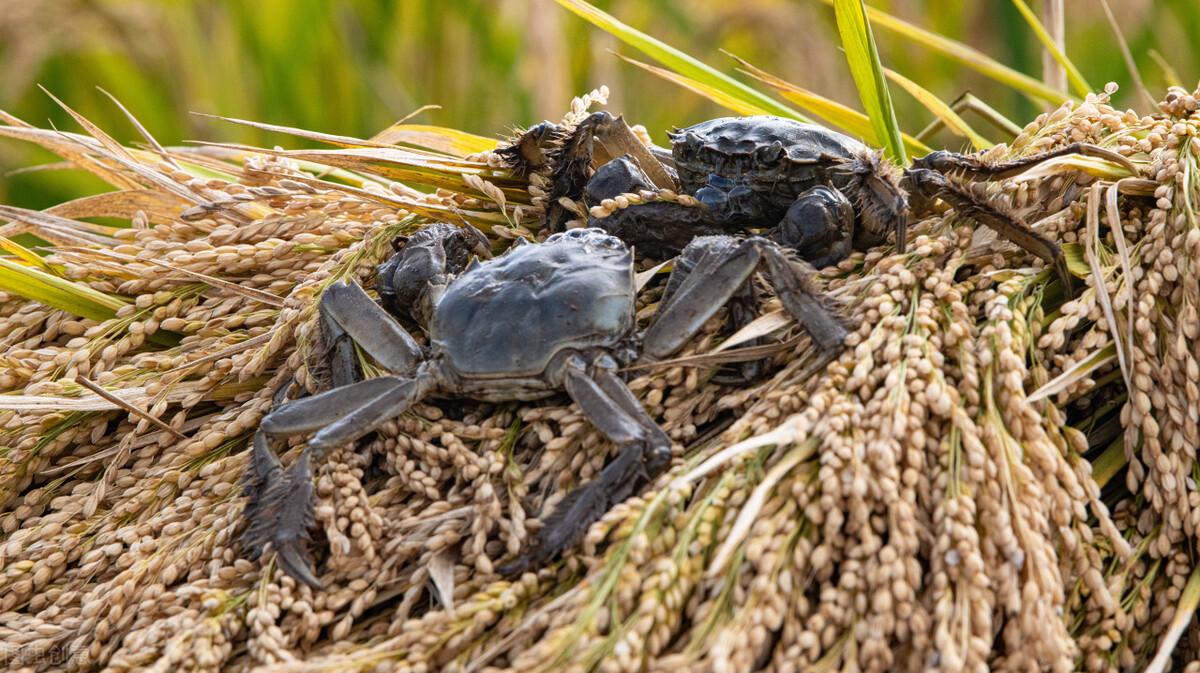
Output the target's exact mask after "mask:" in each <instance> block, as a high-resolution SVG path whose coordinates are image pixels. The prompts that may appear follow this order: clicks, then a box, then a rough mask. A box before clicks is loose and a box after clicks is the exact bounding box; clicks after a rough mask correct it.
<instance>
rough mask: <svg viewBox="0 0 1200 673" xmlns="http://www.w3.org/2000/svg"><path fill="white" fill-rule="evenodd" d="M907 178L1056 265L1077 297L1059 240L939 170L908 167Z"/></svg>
mask: <svg viewBox="0 0 1200 673" xmlns="http://www.w3.org/2000/svg"><path fill="white" fill-rule="evenodd" d="M906 180H907V181H908V183H909V184H910V185H911V186H912V187H913V188H914V189H915V190H917V191H918V192H919V193H920V196H921V197H922V198H924V199H931V198H940V199H942V200H943V201H945V202H946V203H948V204H950V205H951V206H953V207H954V209H955V210H957V211H958V212H959V213H960V214H961V215H963V216H965V217H969V218H971V219H974V220H975V221H977V222H979V223H980V224H983V225H984V226H986V227H987V228H989V229H991V230H992V231H995V232H996V233H997V234H1000V235H1001V236H1003V237H1004V238H1006V239H1008V240H1010V241H1012V242H1013V243H1016V244H1017V245H1019V246H1021V247H1022V248H1024V249H1025V250H1027V251H1029V252H1030V253H1032V254H1033V255H1035V256H1037V257H1040V258H1041V259H1043V260H1045V262H1046V263H1047V264H1049V265H1051V266H1052V267H1054V271H1055V272H1056V273H1057V274H1058V277H1059V279H1060V280H1061V281H1062V284H1063V289H1064V291H1065V292H1066V294H1067V296H1068V297H1073V296H1074V284H1073V283H1072V281H1071V272H1070V270H1069V269H1068V268H1067V258H1066V257H1065V256H1064V255H1063V252H1062V248H1060V247H1059V245H1058V244H1057V243H1055V242H1054V241H1052V240H1050V239H1049V238H1047V237H1045V236H1043V235H1042V234H1039V233H1038V232H1036V231H1034V230H1033V229H1031V228H1030V227H1029V226H1028V225H1026V224H1024V223H1021V222H1018V221H1016V220H1015V219H1013V218H1012V217H1010V216H1009V215H1006V214H1005V213H1003V212H1001V211H1000V210H998V209H996V207H995V206H993V205H991V204H989V203H987V202H984V201H981V200H979V199H977V198H975V197H974V196H972V195H971V194H970V193H968V192H966V191H965V190H963V189H961V188H959V187H958V186H957V185H955V184H954V183H953V182H952V181H951V180H950V179H949V178H947V177H946V176H945V175H943V174H941V173H939V172H937V171H934V170H930V169H921V168H917V169H909V170H908V171H907V173H906Z"/></svg>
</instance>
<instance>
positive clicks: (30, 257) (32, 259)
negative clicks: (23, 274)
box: [0, 236, 53, 273]
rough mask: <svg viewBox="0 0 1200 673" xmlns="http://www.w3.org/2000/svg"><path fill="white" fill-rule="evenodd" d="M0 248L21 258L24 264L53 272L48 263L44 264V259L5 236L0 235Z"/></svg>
mask: <svg viewBox="0 0 1200 673" xmlns="http://www.w3.org/2000/svg"><path fill="white" fill-rule="evenodd" d="M0 250H3V251H4V252H7V253H8V254H10V255H12V256H13V257H16V258H17V259H19V260H21V262H22V263H23V264H24V265H26V266H32V267H37V268H39V269H41V270H43V271H46V272H47V273H53V272H52V271H51V270H50V265H49V264H46V260H44V259H42V258H41V256H40V255H38V254H37V253H36V252H34V251H32V250H30V249H29V248H26V247H25V246H23V245H21V244H20V243H17V242H16V241H14V240H12V239H11V238H8V237H7V236H0Z"/></svg>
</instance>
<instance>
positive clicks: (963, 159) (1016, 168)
mask: <svg viewBox="0 0 1200 673" xmlns="http://www.w3.org/2000/svg"><path fill="white" fill-rule="evenodd" d="M1071 154H1080V155H1083V156H1086V157H1095V158H1097V159H1106V160H1108V161H1111V162H1113V163H1115V164H1118V165H1120V166H1123V167H1124V168H1126V169H1127V170H1128V171H1129V172H1130V173H1131V174H1133V175H1134V176H1137V175H1139V172H1138V169H1137V166H1135V165H1134V163H1133V162H1132V161H1130V160H1129V159H1128V158H1127V157H1125V156H1124V155H1122V154H1119V153H1117V152H1114V151H1112V150H1109V149H1105V148H1103V147H1100V146H1098V145H1092V144H1090V143H1072V144H1070V145H1067V146H1066V147H1061V148H1059V149H1057V150H1050V151H1049V152H1042V153H1041V154H1035V155H1033V156H1028V157H1022V158H1020V159H1014V160H1012V161H1005V162H1002V163H996V164H988V163H984V162H983V161H980V160H979V159H977V158H975V157H972V156H970V155H965V154H958V153H956V152H945V151H938V152H932V153H930V154H928V155H926V156H924V157H921V158H920V159H917V160H915V161H913V166H914V167H916V168H926V169H930V170H934V171H937V172H939V173H959V174H962V175H963V176H965V177H970V178H975V179H983V180H989V181H990V180H1003V179H1005V178H1010V177H1012V176H1014V175H1020V174H1021V173H1024V172H1025V171H1027V170H1029V169H1030V168H1032V167H1034V166H1036V165H1038V164H1040V163H1042V162H1045V161H1049V160H1050V159H1057V158H1058V157H1064V156H1067V155H1071Z"/></svg>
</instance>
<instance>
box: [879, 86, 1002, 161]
mask: <svg viewBox="0 0 1200 673" xmlns="http://www.w3.org/2000/svg"><path fill="white" fill-rule="evenodd" d="M885 72H886V73H887V76H888V79H890V80H892V81H893V82H895V83H896V84H899V85H900V87H901V88H902V89H904V90H905V91H907V92H908V93H909V95H910V96H912V97H913V98H916V99H917V102H919V103H920V104H921V105H924V106H925V109H927V110H929V111H930V112H932V113H933V115H934V116H935V117H937V118H938V119H940V120H942V123H944V124H945V125H946V127H947V128H949V129H950V130H951V131H953V132H954V133H957V134H958V135H960V136H963V137H964V138H966V139H967V140H969V141H971V146H972V147H974V148H975V149H977V150H986V149H987V148H989V147H991V146H992V145H994V144H995V143H993V142H991V141H990V140H988V139H987V138H984V137H983V136H981V135H979V134H978V133H976V132H975V129H973V128H971V125H970V124H968V123H967V122H966V121H965V120H963V118H962V117H960V116H959V115H958V113H957V112H955V111H954V108H952V107H950V106H949V105H947V104H946V103H945V102H944V101H943V100H942V99H941V98H938V97H937V96H935V95H934V94H933V92H932V91H930V90H928V89H926V88H925V87H923V86H921V85H920V84H917V83H916V82H914V81H912V80H911V79H909V78H907V77H905V76H904V75H901V74H900V73H898V72H896V71H895V70H890V69H885Z"/></svg>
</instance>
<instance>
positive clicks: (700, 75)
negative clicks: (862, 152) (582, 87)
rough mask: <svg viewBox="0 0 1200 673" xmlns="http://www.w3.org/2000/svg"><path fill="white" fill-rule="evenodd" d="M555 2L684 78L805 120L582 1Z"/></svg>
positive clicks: (769, 110) (799, 115)
mask: <svg viewBox="0 0 1200 673" xmlns="http://www.w3.org/2000/svg"><path fill="white" fill-rule="evenodd" d="M555 1H556V2H557V3H558V4H560V5H562V6H563V7H565V8H566V9H569V10H571V11H572V12H574V13H575V14H576V15H577V16H579V17H580V18H582V19H584V20H586V21H588V22H589V23H591V24H592V25H594V26H596V27H597V28H599V29H601V30H603V31H604V32H606V33H608V34H610V35H612V36H613V37H615V38H617V39H619V40H621V41H622V42H624V43H625V44H627V45H629V46H631V47H633V48H635V49H637V50H638V51H640V52H642V53H643V54H646V55H647V56H649V57H650V58H652V59H654V60H656V61H658V62H659V63H662V64H663V65H665V66H667V67H668V68H670V69H672V70H674V71H675V72H677V73H679V74H681V75H684V76H685V77H689V78H691V79H693V80H696V81H698V82H700V83H702V84H705V85H707V86H709V87H712V88H713V89H716V90H718V91H721V92H723V93H725V94H726V95H728V96H731V97H733V98H736V99H738V100H741V101H742V102H743V103H746V104H748V105H755V106H758V107H760V108H762V109H763V110H766V111H768V112H769V113H771V114H774V115H779V116H781V117H790V118H792V119H798V120H800V121H809V119H808V118H807V117H805V116H804V115H802V114H800V112H799V111H797V110H793V109H792V108H790V107H788V106H786V105H784V104H782V103H780V102H779V101H777V100H775V99H773V98H771V97H770V96H768V95H766V94H764V93H763V92H761V91H758V90H757V89H754V88H752V87H749V86H747V85H745V84H743V83H742V82H739V81H737V80H736V79H734V78H732V77H730V76H729V75H726V74H725V73H723V72H721V71H719V70H717V69H715V68H713V67H712V66H710V65H708V64H706V63H703V62H701V61H698V60H696V59H694V58H692V57H691V56H688V55H687V54H685V53H683V52H682V51H679V50H678V49H676V48H675V47H672V46H670V45H669V44H666V43H664V42H660V41H658V40H656V39H654V38H652V37H650V36H649V35H647V34H645V33H643V32H642V31H640V30H637V29H635V28H633V27H632V26H629V25H626V24H624V23H622V22H620V21H618V20H617V18H616V17H614V16H612V15H611V14H607V13H605V12H602V11H600V10H599V9H596V8H595V7H593V6H592V5H591V4H590V3H587V2H584V0H555Z"/></svg>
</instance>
